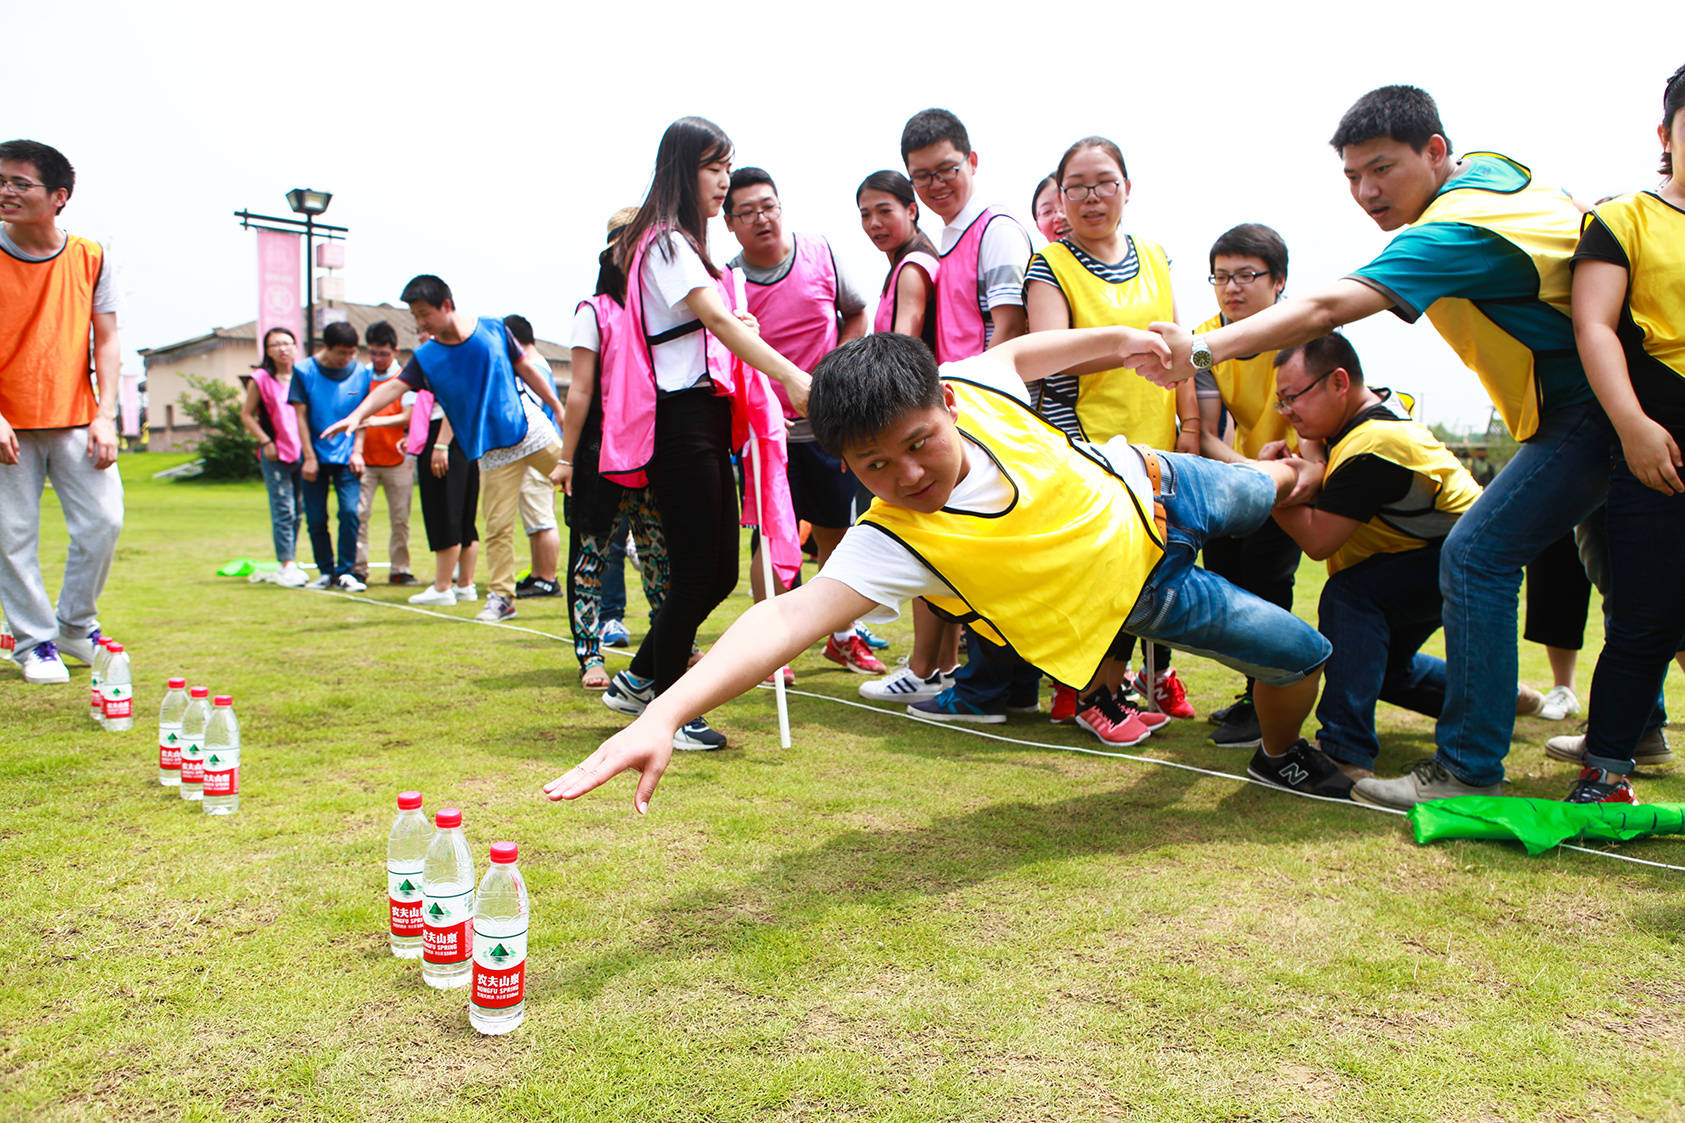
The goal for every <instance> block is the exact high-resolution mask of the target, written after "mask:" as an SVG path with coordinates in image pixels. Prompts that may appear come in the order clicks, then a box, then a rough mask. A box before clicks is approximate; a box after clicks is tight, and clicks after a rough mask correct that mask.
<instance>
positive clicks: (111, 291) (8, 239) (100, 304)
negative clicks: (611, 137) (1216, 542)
mask: <svg viewBox="0 0 1685 1123" xmlns="http://www.w3.org/2000/svg"><path fill="white" fill-rule="evenodd" d="M66 244H68V243H66ZM100 248H101V249H104V247H103V246H102V247H100ZM0 250H4V251H5V252H6V253H8V254H11V255H12V256H13V257H15V258H17V259H18V260H19V261H51V260H52V259H53V258H55V257H57V256H58V255H59V254H61V253H63V252H64V250H63V248H60V249H59V250H58V251H57V252H55V253H49V254H44V255H37V254H33V253H25V252H24V251H23V250H20V249H18V244H17V243H16V242H14V241H12V234H11V231H9V230H7V229H6V225H5V223H0ZM839 283H840V279H839ZM94 311H95V312H115V311H117V286H116V285H113V284H112V283H111V251H110V250H106V251H105V254H104V256H103V257H101V259H100V266H99V280H97V281H95V282H94Z"/></svg>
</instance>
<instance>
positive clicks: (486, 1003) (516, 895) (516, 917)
mask: <svg viewBox="0 0 1685 1123" xmlns="http://www.w3.org/2000/svg"><path fill="white" fill-rule="evenodd" d="M519 856H520V853H519V850H518V849H517V847H516V846H515V844H514V843H513V842H494V843H492V844H491V868H490V869H488V870H487V871H486V878H485V880H484V881H482V882H480V892H479V895H478V896H477V897H476V898H475V902H474V986H473V989H471V990H470V991H469V992H468V1021H469V1023H470V1024H471V1025H472V1026H473V1027H474V1028H475V1029H477V1030H479V1031H480V1032H481V1033H508V1032H509V1031H510V1030H512V1029H514V1028H515V1027H516V1026H518V1025H520V1024H521V1019H522V1018H523V1017H525V1016H526V997H527V883H526V881H525V880H524V879H522V877H521V871H520V870H518V869H516V868H515V859H516V858H517V857H519Z"/></svg>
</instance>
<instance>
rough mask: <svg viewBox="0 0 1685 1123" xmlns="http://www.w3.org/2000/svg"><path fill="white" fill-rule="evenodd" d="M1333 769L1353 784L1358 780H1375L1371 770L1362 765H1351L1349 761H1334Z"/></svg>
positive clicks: (1373, 771)
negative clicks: (1343, 774) (1347, 777)
mask: <svg viewBox="0 0 1685 1123" xmlns="http://www.w3.org/2000/svg"><path fill="white" fill-rule="evenodd" d="M1325 755H1326V754H1325ZM1330 759H1332V758H1330ZM1334 767H1336V768H1338V769H1339V770H1340V771H1341V772H1344V773H1345V774H1346V775H1347V776H1349V777H1350V778H1351V781H1352V783H1354V784H1355V783H1357V781H1359V780H1373V779H1374V778H1375V770H1374V769H1373V768H1365V767H1363V765H1361V764H1353V763H1352V762H1351V761H1349V760H1336V761H1334Z"/></svg>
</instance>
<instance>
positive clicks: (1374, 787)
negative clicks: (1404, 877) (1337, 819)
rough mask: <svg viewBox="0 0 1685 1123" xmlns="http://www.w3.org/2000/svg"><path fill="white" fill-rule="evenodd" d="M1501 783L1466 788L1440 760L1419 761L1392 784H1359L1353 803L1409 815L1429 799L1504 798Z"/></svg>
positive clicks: (1385, 782) (1389, 782) (1468, 785)
mask: <svg viewBox="0 0 1685 1123" xmlns="http://www.w3.org/2000/svg"><path fill="white" fill-rule="evenodd" d="M1503 794H1504V785H1503V782H1502V781H1499V782H1498V783H1496V784H1485V785H1479V784H1465V783H1463V781H1461V780H1459V779H1457V778H1456V777H1455V776H1453V775H1451V773H1450V772H1449V771H1447V769H1446V767H1445V766H1444V765H1443V764H1441V763H1439V761H1437V760H1433V759H1431V758H1430V759H1428V760H1421V761H1417V762H1416V764H1415V765H1414V766H1413V767H1411V769H1410V771H1409V772H1406V773H1405V774H1404V775H1402V776H1399V777H1398V778H1396V779H1393V780H1376V779H1368V780H1359V781H1358V782H1357V783H1356V784H1354V785H1353V786H1352V799H1353V800H1355V801H1356V802H1358V803H1367V804H1370V805H1371V806H1374V807H1391V808H1393V809H1394V810H1395V811H1408V810H1410V809H1411V808H1412V807H1414V806H1416V805H1417V804H1418V803H1426V802H1427V801H1428V800H1430V799H1452V798H1454V797H1456V796H1460V795H1503Z"/></svg>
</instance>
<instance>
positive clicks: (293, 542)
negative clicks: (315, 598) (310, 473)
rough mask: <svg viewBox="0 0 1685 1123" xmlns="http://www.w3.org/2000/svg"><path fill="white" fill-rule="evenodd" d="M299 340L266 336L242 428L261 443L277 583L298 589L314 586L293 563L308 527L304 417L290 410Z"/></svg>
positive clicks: (273, 333)
mask: <svg viewBox="0 0 1685 1123" xmlns="http://www.w3.org/2000/svg"><path fill="white" fill-rule="evenodd" d="M297 355H298V340H297V339H296V338H295V337H294V336H293V333H292V332H291V331H290V330H288V329H287V328H270V329H269V330H268V331H266V332H264V333H263V361H262V362H261V363H259V364H258V366H257V367H256V368H255V369H254V370H253V371H252V375H251V379H250V380H249V381H248V382H247V383H246V396H245V400H244V401H243V402H242V403H241V405H240V423H241V424H242V425H244V426H245V427H246V432H248V433H250V434H251V435H252V436H254V437H256V438H257V440H258V449H257V459H258V467H259V468H260V469H261V470H262V471H263V486H264V487H265V488H267V489H268V491H269V532H270V535H271V536H272V537H273V538H274V540H275V560H276V561H278V562H280V563H281V572H280V573H278V574H276V575H275V583H276V584H277V585H284V586H286V587H287V588H289V589H296V588H298V587H299V586H301V585H303V584H305V583H306V582H308V581H309V580H310V578H308V577H306V576H305V574H304V570H302V569H300V568H299V567H298V563H297V562H296V561H294V560H293V559H294V558H295V556H296V553H297V549H298V528H299V524H301V523H302V522H303V521H304V493H303V490H302V484H301V482H300V480H301V477H300V475H299V464H300V460H301V458H302V456H303V446H302V445H301V444H300V443H299V439H298V414H297V412H296V411H294V409H293V407H292V406H290V405H288V404H287V391H288V390H289V389H290V388H291V386H292V381H293V359H294V358H296V357H297Z"/></svg>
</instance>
